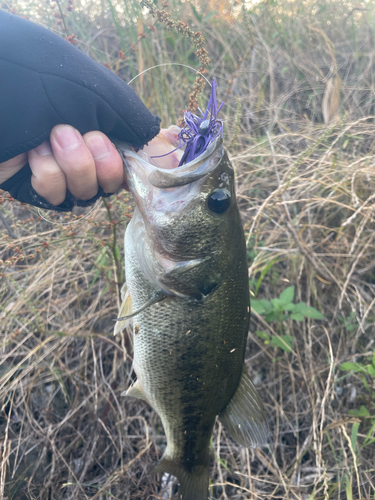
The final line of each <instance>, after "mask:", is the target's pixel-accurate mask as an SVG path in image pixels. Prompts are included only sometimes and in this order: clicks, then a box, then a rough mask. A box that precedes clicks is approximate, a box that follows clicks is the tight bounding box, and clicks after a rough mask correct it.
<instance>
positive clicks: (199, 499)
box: [153, 457, 209, 500]
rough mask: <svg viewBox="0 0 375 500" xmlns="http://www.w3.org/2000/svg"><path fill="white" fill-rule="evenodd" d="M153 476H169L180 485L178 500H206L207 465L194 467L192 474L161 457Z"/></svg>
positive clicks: (168, 459)
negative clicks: (175, 478)
mask: <svg viewBox="0 0 375 500" xmlns="http://www.w3.org/2000/svg"><path fill="white" fill-rule="evenodd" d="M153 472H154V473H155V474H164V473H167V474H171V475H172V476H175V477H177V479H178V481H179V483H180V489H179V492H178V499H179V500H207V497H208V484H209V470H208V463H207V465H203V466H197V467H194V470H193V471H192V472H190V471H188V470H187V469H186V468H185V467H183V466H182V465H180V464H178V463H176V462H175V461H173V460H171V459H170V458H168V457H162V459H161V460H160V462H159V463H158V464H157V466H156V467H155V469H154V471H153Z"/></svg>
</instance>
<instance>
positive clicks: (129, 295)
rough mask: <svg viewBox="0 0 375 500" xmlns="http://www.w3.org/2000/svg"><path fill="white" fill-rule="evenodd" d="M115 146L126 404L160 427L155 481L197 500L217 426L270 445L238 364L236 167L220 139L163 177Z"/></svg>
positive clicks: (241, 300) (245, 308) (243, 315)
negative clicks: (126, 214) (150, 413)
mask: <svg viewBox="0 0 375 500" xmlns="http://www.w3.org/2000/svg"><path fill="white" fill-rule="evenodd" d="M174 143H175V140H174ZM116 145H117V147H118V149H119V150H120V151H121V153H122V156H123V160H124V168H125V172H126V179H127V184H128V186H129V189H130V191H131V193H132V194H133V197H134V200H135V204H136V208H135V211H134V215H133V217H132V220H131V222H130V223H129V224H128V226H127V229H126V232H125V240H124V245H125V274H126V283H125V284H124V286H123V288H122V298H123V302H122V305H121V307H120V311H119V318H118V320H117V323H116V326H115V333H118V332H119V331H121V330H122V329H124V328H125V327H126V326H129V325H130V323H131V322H132V324H133V335H134V358H133V366H134V371H135V374H136V376H137V379H136V382H135V383H133V385H132V386H131V387H130V388H129V389H128V390H127V391H125V393H124V395H126V396H127V397H136V398H139V399H141V400H144V401H146V402H147V403H148V404H149V405H150V406H151V407H152V408H153V409H154V410H155V411H156V412H157V413H158V415H159V417H160V419H161V422H162V424H163V427H164V431H165V435H166V438H167V447H166V449H165V451H164V454H163V456H162V457H161V459H160V461H159V463H158V464H157V465H156V467H155V468H154V471H153V472H154V473H168V474H171V475H173V476H175V477H176V478H177V480H178V481H179V484H180V487H179V498H180V499H181V500H206V499H207V496H208V486H209V447H210V440H211V436H212V432H213V427H214V424H215V421H216V419H217V418H218V419H219V421H220V422H221V423H222V424H223V426H224V428H225V429H226V430H227V431H228V433H229V434H230V435H231V437H232V438H233V439H234V440H235V441H237V442H238V443H239V444H241V445H242V446H245V447H256V446H259V445H261V444H265V443H266V441H267V436H268V427H267V422H266V416H265V412H264V407H263V404H262V401H261V399H260V397H259V395H258V393H257V391H256V389H255V387H254V385H253V383H252V382H251V379H250V377H249V375H248V374H247V372H246V369H245V366H244V357H245V348H246V341H247V336H248V329H249V321H250V293H249V283H248V266H247V252H246V242H245V236H244V231H243V227H242V223H241V217H240V213H239V210H238V205H237V201H236V193H235V175H234V170H233V167H232V165H231V162H230V160H229V157H228V154H227V152H226V151H225V149H224V146H223V140H222V138H221V136H220V135H219V136H217V137H216V138H214V140H212V141H211V142H210V143H209V144H208V146H207V147H206V149H205V151H204V152H203V153H201V154H199V155H198V156H197V157H195V158H193V159H192V160H190V161H188V162H187V163H185V164H182V165H180V166H179V167H178V168H173V169H168V168H161V167H158V166H157V165H156V164H153V163H150V162H149V161H147V159H145V158H144V157H142V155H140V154H137V153H136V152H135V151H133V150H132V149H131V148H130V147H129V146H128V145H126V144H125V143H117V144H116ZM185 156H186V155H185ZM148 159H149V158H148Z"/></svg>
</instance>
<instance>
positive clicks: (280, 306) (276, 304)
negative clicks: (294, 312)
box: [271, 299, 284, 311]
mask: <svg viewBox="0 0 375 500" xmlns="http://www.w3.org/2000/svg"><path fill="white" fill-rule="evenodd" d="M271 302H272V305H273V307H274V308H275V309H276V311H283V310H284V302H282V301H281V300H280V299H271Z"/></svg>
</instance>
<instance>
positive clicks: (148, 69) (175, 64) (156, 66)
mask: <svg viewBox="0 0 375 500" xmlns="http://www.w3.org/2000/svg"><path fill="white" fill-rule="evenodd" d="M161 66H183V67H184V68H188V69H191V70H192V71H195V73H198V74H199V75H200V76H201V77H202V78H204V79H205V80H206V82H207V83H208V85H209V86H210V87H211V82H210V81H209V80H208V79H207V78H206V77H205V76H204V74H203V73H201V72H200V71H198V70H197V69H196V68H193V67H192V66H188V65H187V64H182V63H175V62H167V63H161V64H156V65H155V66H151V67H150V68H147V69H145V70H143V71H141V72H140V73H138V75H136V76H135V77H134V78H132V79H131V80H130V82H128V85H130V84H131V83H132V82H134V80H135V79H136V78H138V77H139V76H141V75H143V74H144V73H147V71H150V70H151V69H154V68H160V67H161Z"/></svg>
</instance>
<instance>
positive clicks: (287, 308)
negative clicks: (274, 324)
mask: <svg viewBox="0 0 375 500" xmlns="http://www.w3.org/2000/svg"><path fill="white" fill-rule="evenodd" d="M295 309H296V305H295V304H293V303H292V302H290V303H289V304H285V306H284V307H283V311H295Z"/></svg>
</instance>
